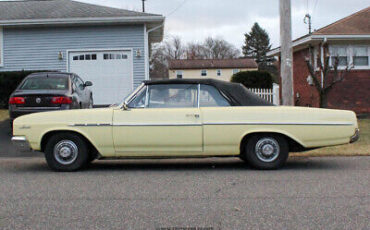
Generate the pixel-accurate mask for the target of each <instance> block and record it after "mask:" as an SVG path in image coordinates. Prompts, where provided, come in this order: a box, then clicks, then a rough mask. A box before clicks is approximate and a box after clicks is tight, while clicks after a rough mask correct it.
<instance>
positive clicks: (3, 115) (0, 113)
mask: <svg viewBox="0 0 370 230" xmlns="http://www.w3.org/2000/svg"><path fill="white" fill-rule="evenodd" d="M8 118H9V113H8V110H5V109H0V121H4V120H6V119H8Z"/></svg>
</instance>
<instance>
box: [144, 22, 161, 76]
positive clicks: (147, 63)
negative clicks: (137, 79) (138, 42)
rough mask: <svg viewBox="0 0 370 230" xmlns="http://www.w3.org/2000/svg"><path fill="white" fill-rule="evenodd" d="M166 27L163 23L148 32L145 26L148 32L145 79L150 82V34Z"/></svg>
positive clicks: (146, 35)
mask: <svg viewBox="0 0 370 230" xmlns="http://www.w3.org/2000/svg"><path fill="white" fill-rule="evenodd" d="M163 26H164V23H162V24H161V25H159V26H156V27H154V28H151V29H150V30H146V26H145V30H146V33H145V37H146V38H145V59H146V60H145V65H146V66H145V79H146V80H149V77H150V76H149V71H150V67H149V58H150V57H149V33H151V32H153V31H156V30H158V29H160V28H162V27H163Z"/></svg>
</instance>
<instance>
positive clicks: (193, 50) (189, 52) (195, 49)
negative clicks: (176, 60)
mask: <svg viewBox="0 0 370 230" xmlns="http://www.w3.org/2000/svg"><path fill="white" fill-rule="evenodd" d="M205 53H206V52H205V49H204V46H203V45H202V44H199V43H195V42H191V43H188V45H187V47H186V59H205V58H206V54H205Z"/></svg>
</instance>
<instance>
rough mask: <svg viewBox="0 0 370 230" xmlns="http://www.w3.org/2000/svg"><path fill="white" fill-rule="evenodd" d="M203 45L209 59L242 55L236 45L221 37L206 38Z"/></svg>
mask: <svg viewBox="0 0 370 230" xmlns="http://www.w3.org/2000/svg"><path fill="white" fill-rule="evenodd" d="M203 47H204V52H205V53H204V55H205V56H206V58H208V59H227V58H237V57H239V56H240V51H239V50H238V49H236V48H235V46H233V45H232V44H230V43H228V42H227V41H225V40H223V39H220V38H212V37H208V38H206V40H205V41H204V43H203Z"/></svg>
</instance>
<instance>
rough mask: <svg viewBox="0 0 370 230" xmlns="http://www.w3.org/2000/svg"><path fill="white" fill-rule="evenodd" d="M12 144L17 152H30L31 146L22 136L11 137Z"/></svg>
mask: <svg viewBox="0 0 370 230" xmlns="http://www.w3.org/2000/svg"><path fill="white" fill-rule="evenodd" d="M12 143H13V145H14V146H15V147H16V148H17V150H19V151H29V150H31V146H30V144H29V142H28V140H27V138H26V137H24V136H15V137H12Z"/></svg>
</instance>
